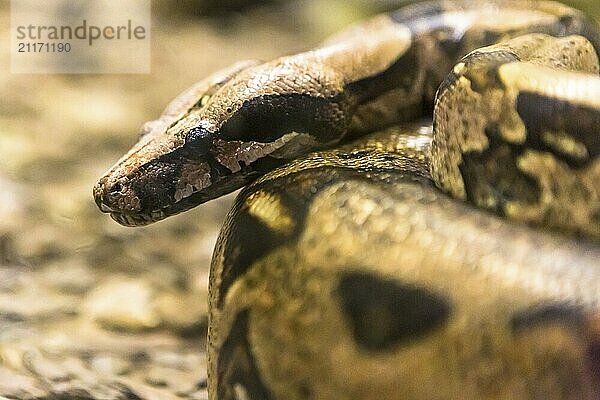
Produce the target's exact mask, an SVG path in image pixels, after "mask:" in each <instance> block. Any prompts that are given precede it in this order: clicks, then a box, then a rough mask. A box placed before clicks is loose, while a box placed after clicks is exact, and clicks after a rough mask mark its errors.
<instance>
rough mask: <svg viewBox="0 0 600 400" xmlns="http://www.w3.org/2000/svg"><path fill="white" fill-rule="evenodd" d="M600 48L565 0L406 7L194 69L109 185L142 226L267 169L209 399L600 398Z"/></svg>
mask: <svg viewBox="0 0 600 400" xmlns="http://www.w3.org/2000/svg"><path fill="white" fill-rule="evenodd" d="M495 43H498V44H495ZM485 46H489V47H485ZM599 49H600V40H599V39H598V36H597V33H596V30H595V29H594V27H593V26H592V24H591V23H590V22H589V21H588V20H587V19H586V18H585V17H584V16H583V15H582V14H581V13H579V12H578V11H575V10H573V9H571V8H568V7H566V6H563V5H561V4H558V3H554V2H546V1H540V2H533V1H531V2H530V1H517V0H499V1H467V0H457V1H435V2H427V3H422V4H417V5H415V6H410V7H406V8H403V9H400V10H398V11H396V12H393V13H390V14H385V15H380V16H377V17H375V18H373V19H371V20H368V21H366V22H364V23H361V24H358V25H356V26H353V27H351V28H349V29H348V30H346V31H344V32H342V33H340V34H338V35H336V36H334V37H333V38H331V39H329V40H328V41H326V42H325V43H324V44H323V45H322V46H320V47H318V48H316V49H315V50H312V51H308V52H306V53H301V54H297V55H292V56H287V57H282V58H279V59H276V60H273V61H270V62H266V63H260V62H257V61H247V62H242V63H239V64H236V65H234V66H232V67H231V68H229V69H226V70H223V71H220V72H219V73H217V74H215V75H213V76H211V77H209V78H207V79H206V80H204V81H201V82H199V83H198V84H196V85H194V86H193V87H192V88H190V89H189V90H188V91H186V92H185V93H183V94H182V95H181V96H180V97H178V98H177V99H176V100H174V101H173V102H172V103H171V104H170V105H169V106H168V107H167V109H166V110H165V112H164V114H163V115H162V116H161V117H160V118H159V119H158V120H156V121H151V122H149V123H147V124H146V125H144V127H143V128H142V135H141V137H140V140H139V142H138V143H137V144H136V145H135V146H134V147H133V148H132V149H131V151H130V152H129V153H128V154H127V155H125V156H124V157H123V158H122V159H121V160H120V161H119V162H118V163H117V164H116V165H115V166H114V167H113V168H112V169H111V170H109V172H108V173H107V174H106V175H105V176H104V177H103V178H102V179H101V180H100V181H99V183H98V184H97V185H96V187H95V188H94V196H95V199H96V202H97V204H98V206H99V207H100V209H101V210H102V211H105V212H109V213H111V216H112V217H113V219H115V220H116V221H117V222H119V223H121V224H123V225H128V226H135V225H144V224H148V223H151V222H154V221H157V220H160V219H163V218H165V217H168V216H170V215H173V214H176V213H178V212H181V211H185V210H187V209H189V208H191V207H194V206H195V205H197V204H200V203H202V202H204V201H207V200H210V199H212V198H215V197H218V196H220V195H222V194H224V193H228V192H230V191H232V190H235V189H237V188H239V187H242V186H244V185H246V184H248V183H250V186H248V187H247V188H246V189H244V190H243V191H242V193H241V194H240V195H239V196H238V198H237V200H236V203H235V205H234V207H233V209H232V210H231V212H230V214H229V216H228V218H227V221H226V223H225V224H224V227H223V229H222V231H221V235H220V237H219V241H218V244H217V247H216V249H215V253H214V256H213V263H212V266H211V279H210V288H209V293H210V299H209V301H210V323H209V336H208V340H209V345H208V354H209V394H210V397H211V398H212V399H215V398H218V399H383V398H399V399H404V398H406V399H538V398H540V399H542V398H543V399H599V398H600V247H599V246H598V241H599V239H600V160H599V158H598V154H599V153H600V135H599V130H600V100H599V99H600V77H599V76H598V69H599V66H598V56H597V52H598V50H599ZM465 55H466V56H465ZM463 56H465V57H464V58H461V57H463ZM440 84H441V85H440ZM436 91H437V96H436ZM434 99H435V101H434ZM434 102H435V108H433V107H432V105H433V104H434ZM431 114H433V128H431V127H428V126H427V125H407V126H403V127H391V128H386V127H389V126H391V125H394V124H398V123H402V122H407V121H411V120H415V119H417V118H421V117H423V116H425V117H426V116H427V115H431ZM377 130H380V132H378V133H375V134H371V135H367V136H365V137H364V138H361V139H358V140H357V141H354V142H352V143H349V144H345V145H343V146H342V147H337V148H334V146H335V145H337V144H339V143H346V142H350V141H351V140H353V139H355V138H357V137H361V136H364V135H365V134H367V133H369V132H374V131H377ZM324 149H325V150H324ZM314 150H319V151H316V152H313V153H310V154H307V155H303V154H306V153H309V152H310V151H314ZM431 182H433V184H431ZM436 186H437V187H436ZM440 189H441V190H440ZM443 192H446V193H447V194H444V193H443ZM448 195H450V196H452V197H454V198H457V199H461V200H467V201H468V202H469V203H471V205H468V204H467V203H464V202H460V201H457V200H454V199H451V198H450V197H449V196H448ZM473 205H475V206H476V207H478V208H480V209H483V210H487V211H491V213H490V212H486V211H481V210H476V209H474V207H473ZM494 214H496V215H494ZM503 217H504V218H503ZM527 225H529V226H527ZM531 226H536V227H537V228H532V227H531Z"/></svg>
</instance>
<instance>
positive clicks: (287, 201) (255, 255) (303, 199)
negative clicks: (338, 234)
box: [215, 155, 428, 308]
mask: <svg viewBox="0 0 600 400" xmlns="http://www.w3.org/2000/svg"><path fill="white" fill-rule="evenodd" d="M349 158H357V156H355V155H350V157H349ZM365 172H368V176H367V175H365ZM406 175H407V174H406V172H403V171H390V170H386V169H382V170H381V171H379V170H378V169H377V168H375V167H373V166H371V165H370V164H369V163H365V167H364V168H343V167H320V168H315V169H305V170H300V171H298V172H295V173H290V174H288V175H285V176H283V177H280V178H277V179H274V180H270V181H267V182H264V183H261V184H259V185H256V184H255V185H251V186H249V187H247V188H246V189H244V190H243V191H242V192H241V193H240V195H239V196H238V197H237V198H236V204H235V205H234V206H233V208H232V210H234V212H235V214H233V215H230V216H229V218H230V219H229V221H228V222H226V223H225V225H224V226H225V228H224V229H223V230H222V231H221V233H220V237H221V238H223V237H226V240H224V243H223V244H222V246H223V248H218V249H216V250H215V254H217V253H219V254H222V255H223V257H224V259H223V266H224V269H223V272H222V274H221V284H220V286H219V289H218V290H219V294H218V301H217V305H218V307H219V308H220V307H222V306H223V301H224V299H225V297H226V295H227V292H228V290H229V288H230V287H231V285H232V284H233V282H235V281H236V280H237V279H238V278H239V277H240V276H242V275H244V274H245V273H246V271H247V270H248V269H249V268H250V267H251V266H252V265H253V264H254V262H256V261H257V260H259V259H260V258H262V257H264V256H265V255H266V254H268V253H269V252H270V251H272V250H274V249H275V248H277V247H279V246H282V245H284V244H286V243H290V242H292V241H293V240H294V239H295V238H297V237H298V235H299V234H300V233H301V232H302V231H303V230H304V220H305V218H306V213H307V212H308V210H309V208H310V205H311V202H312V199H313V197H314V196H316V195H317V194H318V193H319V192H320V191H321V190H324V189H325V188H327V187H329V186H330V185H332V184H334V183H336V182H339V181H347V180H351V179H357V180H366V181H374V180H381V181H383V183H384V184H385V185H393V183H394V182H396V180H402V179H405V178H406ZM410 176H411V177H412V176H413V175H410ZM423 183H424V184H427V183H428V181H427V182H423ZM263 186H267V188H266V190H267V191H268V192H269V193H274V194H277V195H278V196H279V198H280V200H281V202H282V204H283V206H284V207H285V208H287V209H288V210H289V212H290V213H291V214H292V215H293V216H294V220H295V222H296V226H295V229H294V231H293V232H291V233H290V234H289V235H284V234H282V233H280V232H274V231H272V230H271V229H269V228H268V227H267V226H266V225H264V224H263V223H262V222H261V221H260V220H258V219H256V218H255V217H253V216H252V215H251V214H249V213H248V212H247V210H246V209H245V206H244V202H245V201H246V199H247V197H248V196H249V195H250V194H251V193H252V192H255V191H257V190H260V189H261V188H262V187H263Z"/></svg>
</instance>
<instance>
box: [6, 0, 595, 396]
mask: <svg viewBox="0 0 600 400" xmlns="http://www.w3.org/2000/svg"><path fill="white" fill-rule="evenodd" d="M595 1H596V0H590V1H589V2H588V3H585V4H584V3H583V2H580V5H584V6H585V5H588V6H589V7H597V6H594V4H595ZM200 3H201V2H200ZM212 3H215V4H216V3H218V2H212ZM212 3H210V2H209V4H212ZM229 3H230V4H234V5H237V4H243V2H241V3H240V2H239V1H237V2H236V1H230V2H229ZM382 3H383V2H378V3H377V4H378V6H380V5H381V4H382ZM174 4H185V9H181V8H178V7H177V6H175V5H174ZM197 4H198V3H196V2H194V1H191V0H188V1H184V2H177V3H175V2H159V1H155V2H154V3H153V8H154V9H153V18H154V21H153V32H152V73H151V74H149V75H20V74H10V73H9V71H8V66H9V54H8V51H6V50H7V48H8V43H9V36H8V27H9V21H10V16H9V12H8V11H9V1H8V0H0V43H2V44H3V45H2V50H3V51H2V52H1V53H0V398H2V397H5V398H9V399H54V398H61V399H204V398H206V396H207V394H206V372H205V371H206V366H205V365H206V364H205V363H206V360H205V353H204V344H205V332H206V322H207V309H206V298H207V293H206V291H207V281H208V265H209V262H210V256H211V253H212V248H213V245H214V242H215V238H216V235H217V233H218V230H219V226H220V223H221V221H222V220H223V217H224V215H225V213H226V211H227V209H228V207H229V205H230V203H231V201H232V196H228V197H225V198H223V199H220V200H217V201H214V202H211V203H208V204H206V205H203V206H202V207H199V208H197V209H195V210H192V211H190V212H188V213H186V214H185V215H182V216H177V217H173V218H170V219H168V220H166V221H164V222H160V223H158V224H155V225H152V226H149V227H145V228H139V229H131V228H124V227H121V226H119V225H117V224H116V223H114V222H113V221H112V220H110V218H108V217H107V216H106V215H103V214H101V213H100V212H99V211H98V210H97V208H96V206H95V204H94V202H93V200H92V197H91V188H92V186H93V184H94V182H95V180H96V179H97V178H98V177H99V176H100V175H101V174H102V172H103V171H104V170H105V169H107V168H108V167H109V166H110V165H111V164H112V163H113V162H114V161H115V160H116V159H117V158H118V157H119V156H120V155H121V154H123V153H124V152H125V151H126V150H127V149H128V148H129V147H130V146H131V145H132V144H133V143H134V142H135V140H136V136H137V131H138V127H139V126H140V125H141V124H142V123H143V122H144V121H146V120H149V119H153V118H155V117H156V116H157V115H158V114H159V113H160V111H161V110H162V107H164V105H166V103H167V102H168V101H169V100H171V99H172V98H173V97H174V96H175V95H176V94H177V93H178V92H180V91H181V90H183V89H185V88H186V87H187V86H189V85H190V84H191V83H193V82H195V81H197V80H199V79H201V78H202V77H204V76H206V75H207V74H209V73H210V72H212V71H215V70H217V69H219V68H221V67H224V66H227V65H229V64H231V63H232V62H234V61H237V60H240V59H244V58H261V59H269V58H272V57H274V56H276V55H280V54H284V53H290V52H294V51H298V50H301V49H304V48H307V47H309V46H310V45H312V44H314V43H316V42H317V41H318V39H319V38H321V37H323V36H325V34H326V33H328V32H330V31H334V30H336V29H337V28H338V27H339V26H341V25H343V24H345V23H347V22H348V21H349V20H352V19H358V18H359V17H360V15H361V12H362V11H360V10H364V9H365V7H364V2H362V3H361V2H358V3H356V4H355V3H352V2H345V1H338V2H334V1H325V0H324V1H316V0H315V1H307V2H301V3H300V2H291V3H289V4H288V3H286V4H285V5H283V2H282V1H277V0H272V1H271V2H269V6H268V7H258V8H250V9H248V8H243V9H242V11H239V7H237V6H236V7H233V6H232V7H233V8H234V9H235V10H236V11H235V12H231V10H217V11H218V12H207V10H208V11H214V10H213V8H211V7H212V6H208V7H204V8H203V7H200V8H197V9H196V8H195V6H196V5H197ZM357 4H358V5H357ZM299 32H304V33H302V34H300V33H299Z"/></svg>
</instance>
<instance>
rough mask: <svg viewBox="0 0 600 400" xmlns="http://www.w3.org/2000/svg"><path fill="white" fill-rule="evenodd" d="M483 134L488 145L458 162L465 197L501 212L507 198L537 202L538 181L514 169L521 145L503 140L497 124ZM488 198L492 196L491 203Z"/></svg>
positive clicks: (465, 154)
mask: <svg viewBox="0 0 600 400" xmlns="http://www.w3.org/2000/svg"><path fill="white" fill-rule="evenodd" d="M486 134H487V136H488V148H487V149H486V150H485V151H483V152H477V151H473V152H467V153H464V154H463V156H462V162H461V163H460V165H459V171H460V173H461V176H462V178H463V180H464V182H465V191H466V194H467V199H468V200H469V201H470V202H471V203H473V204H475V205H477V206H478V207H482V208H485V209H488V210H491V211H494V212H495V213H497V214H500V215H504V211H505V206H506V203H507V202H509V201H518V202H521V203H526V204H536V203H537V202H538V201H539V198H540V192H541V189H540V186H539V184H538V182H537V181H536V180H535V179H533V178H531V177H530V176H528V175H526V174H524V173H523V172H521V171H520V170H519V169H518V168H517V159H518V157H519V156H520V155H521V153H522V151H523V146H517V145H511V144H508V143H506V142H504V141H503V140H502V139H501V138H500V137H499V133H498V132H497V127H496V126H488V128H487V129H486ZM489 199H494V205H493V206H491V203H490V202H489Z"/></svg>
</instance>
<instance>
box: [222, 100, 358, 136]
mask: <svg viewBox="0 0 600 400" xmlns="http://www.w3.org/2000/svg"><path fill="white" fill-rule="evenodd" d="M344 102H345V98H344V96H343V95H338V96H334V97H329V98H323V97H314V96H311V95H309V94H303V93H284V94H279V95H266V96H259V97H255V98H252V99H249V100H246V101H245V102H244V104H243V105H242V107H240V109H239V110H237V111H236V112H235V113H234V114H233V115H232V116H231V117H230V118H229V119H228V120H227V122H225V124H224V125H223V126H222V127H221V129H220V130H219V132H218V133H217V136H218V137H220V138H221V139H223V140H241V141H245V142H247V141H256V142H262V143H268V142H272V141H274V140H276V139H278V138H280V137H282V136H283V135H285V134H286V133H290V132H292V131H294V132H300V133H310V134H311V135H312V136H314V137H315V139H317V140H318V141H321V142H329V141H332V140H335V139H340V138H341V137H343V136H344V135H345V134H346V132H347V131H348V126H349V123H350V120H349V115H348V114H347V112H346V106H345V104H344Z"/></svg>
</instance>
